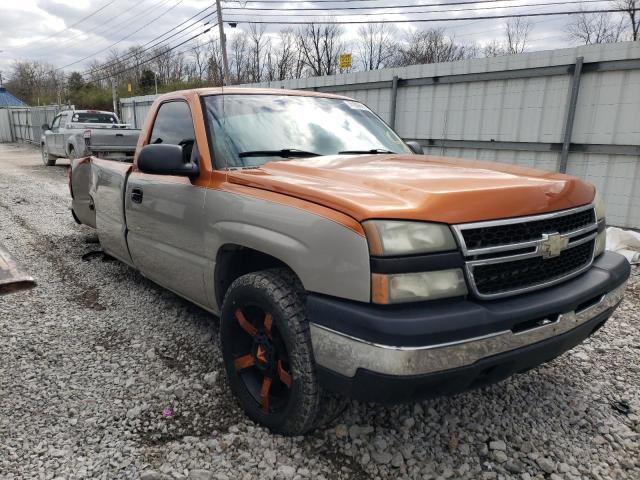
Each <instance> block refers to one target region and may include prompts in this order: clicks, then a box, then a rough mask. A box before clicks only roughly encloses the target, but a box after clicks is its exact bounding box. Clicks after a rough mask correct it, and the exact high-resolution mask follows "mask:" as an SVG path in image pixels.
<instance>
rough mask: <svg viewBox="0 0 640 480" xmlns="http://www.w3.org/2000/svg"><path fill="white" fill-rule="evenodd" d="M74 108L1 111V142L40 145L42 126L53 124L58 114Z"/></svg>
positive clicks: (57, 107) (55, 106)
mask: <svg viewBox="0 0 640 480" xmlns="http://www.w3.org/2000/svg"><path fill="white" fill-rule="evenodd" d="M72 108H73V106H72V105H46V106H41V107H12V108H4V109H2V110H0V141H2V142H26V143H33V144H39V143H40V137H41V135H42V124H44V123H48V124H51V122H52V121H53V117H55V116H56V115H57V114H58V112H60V111H61V110H67V109H72Z"/></svg>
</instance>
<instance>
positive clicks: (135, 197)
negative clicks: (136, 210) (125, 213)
mask: <svg viewBox="0 0 640 480" xmlns="http://www.w3.org/2000/svg"><path fill="white" fill-rule="evenodd" d="M131 201H132V202H133V203H142V189H141V188H134V189H133V190H131Z"/></svg>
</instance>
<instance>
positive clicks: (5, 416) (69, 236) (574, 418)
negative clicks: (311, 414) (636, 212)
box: [0, 144, 640, 480]
mask: <svg viewBox="0 0 640 480" xmlns="http://www.w3.org/2000/svg"><path fill="white" fill-rule="evenodd" d="M38 155H39V153H38V152H37V151H36V150H34V149H33V148H30V147H26V146H15V145H6V144H4V145H0V241H2V242H3V243H4V244H5V245H6V247H7V248H8V249H9V250H10V251H12V252H13V253H14V255H15V257H16V259H17V260H18V261H19V262H21V263H22V264H23V266H26V267H27V268H28V270H29V271H30V273H31V274H32V275H33V276H34V277H36V278H37V281H38V286H37V287H36V288H35V289H34V290H32V291H29V292H21V293H17V294H14V295H9V296H4V297H0V358H1V359H2V363H1V366H0V478H2V479H23V478H24V479H26V478H41V479H52V478H56V479H76V478H102V479H115V478H142V479H145V480H151V479H170V478H174V479H181V478H183V479H185V478H188V479H234V480H236V479H251V478H258V477H259V478H266V479H269V478H285V479H289V478H290V479H303V478H317V479H323V478H324V479H327V480H329V479H339V478H344V479H346V478H355V479H368V478H410V479H431V478H468V479H478V478H479V479H502V478H504V479H507V478H514V479H522V480H527V479H533V478H536V479H543V478H545V479H546V478H549V479H553V480H556V479H575V478H586V479H591V478H592V479H607V478H613V479H638V478H640V313H639V312H640V270H639V269H638V268H637V267H636V268H634V272H633V278H632V281H631V286H630V289H629V292H628V294H627V297H626V299H625V301H624V302H623V304H622V306H621V307H620V308H619V310H618V312H617V314H616V315H615V316H614V318H613V319H612V320H611V321H609V322H608V323H607V324H606V326H605V327H604V328H603V329H601V330H600V331H599V332H598V333H597V334H596V335H595V337H594V338H592V339H590V340H588V341H587V342H585V343H584V344H583V345H581V346H580V347H578V348H576V349H575V350H573V351H572V352H570V353H568V354H566V355H564V356H562V357H561V358H559V359H557V360H555V361H553V362H551V363H550V364H547V365H545V366H542V367H541V368H538V369H537V370H535V371H532V372H529V373H526V374H523V375H520V376H518V377H516V378H513V379H510V380H508V381H505V382H503V383H501V384H499V385H495V386H492V387H489V388H485V389H482V390H480V391H476V392H471V393H467V394H463V395H459V396H456V397H453V398H442V399H437V400H433V401H427V402H423V403H416V404H409V405H401V406H397V407H393V408H387V407H382V406H379V405H369V404H362V403H356V402H352V403H351V404H350V405H349V407H348V409H347V411H346V412H345V413H344V415H343V416H342V417H341V418H339V419H338V420H337V422H335V423H334V424H333V425H330V426H329V427H327V428H326V429H324V430H321V431H316V432H314V433H313V434H311V435H308V436H307V437H305V438H302V437H299V438H284V437H281V436H277V435H271V434H270V433H269V432H268V431H266V430H265V429H263V428H260V427H258V426H256V425H255V424H253V423H252V422H250V421H248V420H247V419H246V418H245V417H244V416H243V414H242V412H241V410H240V409H239V408H238V406H237V405H236V403H235V401H234V400H233V398H232V397H231V396H230V395H229V393H228V389H227V385H226V381H225V379H224V375H223V373H222V365H221V362H220V354H219V351H218V348H217V346H216V344H217V343H216V342H217V335H218V329H217V328H218V327H217V322H216V319H215V318H212V316H211V315H210V314H208V313H206V312H204V311H202V310H200V309H199V308H197V307H194V306H192V305H190V304H189V303H187V302H186V301H184V300H182V299H180V298H179V297H177V296H175V295H174V294H172V293H170V292H168V291H165V290H163V289H162V288H160V287H157V286H156V285H154V284H152V283H151V282H149V281H147V280H146V279H144V278H143V277H142V276H141V275H140V274H138V273H136V272H135V271H133V270H132V269H130V268H128V267H126V266H125V265H123V264H121V263H119V262H117V261H107V260H106V259H104V258H102V257H100V256H94V257H92V258H89V259H86V260H83V258H82V256H83V254H85V253H87V252H90V251H93V250H97V249H98V245H96V244H95V243H91V241H92V239H93V238H94V237H93V234H92V232H91V230H89V229H86V228H85V227H81V226H78V225H76V224H75V223H74V222H73V220H72V218H71V215H70V214H69V211H68V205H69V200H70V199H69V195H68V191H67V167H66V164H67V162H60V163H62V165H60V166H56V167H44V166H43V165H42V163H41V161H40V159H39V156H38Z"/></svg>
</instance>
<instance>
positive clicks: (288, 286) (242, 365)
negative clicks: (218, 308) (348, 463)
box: [220, 269, 321, 435]
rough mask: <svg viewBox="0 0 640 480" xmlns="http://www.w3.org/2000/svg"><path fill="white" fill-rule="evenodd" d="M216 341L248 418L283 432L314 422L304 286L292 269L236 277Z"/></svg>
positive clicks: (316, 394) (316, 390) (315, 390)
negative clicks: (218, 340) (220, 347)
mask: <svg viewBox="0 0 640 480" xmlns="http://www.w3.org/2000/svg"><path fill="white" fill-rule="evenodd" d="M220 341H221V344H222V345H221V346H222V354H223V359H224V365H225V369H226V372H227V376H228V378H229V384H230V386H231V390H232V391H233V393H234V394H235V395H236V397H237V398H238V399H239V401H240V404H241V405H242V407H243V408H244V410H245V412H246V413H247V415H248V416H249V417H250V418H251V419H253V420H254V421H256V422H259V423H261V424H263V425H265V426H267V427H269V428H270V429H272V430H274V431H276V432H279V433H282V434H285V435H300V434H303V433H305V432H307V431H309V430H310V429H312V428H313V427H314V426H316V421H317V418H318V414H319V412H320V408H319V403H320V399H321V390H320V387H319V386H318V382H317V379H316V371H315V363H314V359H313V351H312V348H311V338H310V334H309V325H308V322H307V318H306V308H305V302H304V290H303V288H302V285H301V284H300V281H299V280H298V279H297V278H296V277H295V276H294V275H293V274H292V273H291V272H289V271H288V270H285V269H273V270H265V271H261V272H256V273H249V274H247V275H244V276H242V277H240V278H238V279H237V280H235V281H234V282H233V283H232V284H231V286H230V287H229V290H228V291H227V294H226V296H225V299H224V302H223V306H222V315H221V325H220Z"/></svg>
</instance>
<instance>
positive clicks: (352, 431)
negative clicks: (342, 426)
mask: <svg viewBox="0 0 640 480" xmlns="http://www.w3.org/2000/svg"><path fill="white" fill-rule="evenodd" d="M360 433H361V432H360V427H359V426H358V425H351V426H350V427H349V438H351V440H355V439H356V438H358V437H359V436H360ZM336 436H337V435H336Z"/></svg>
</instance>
